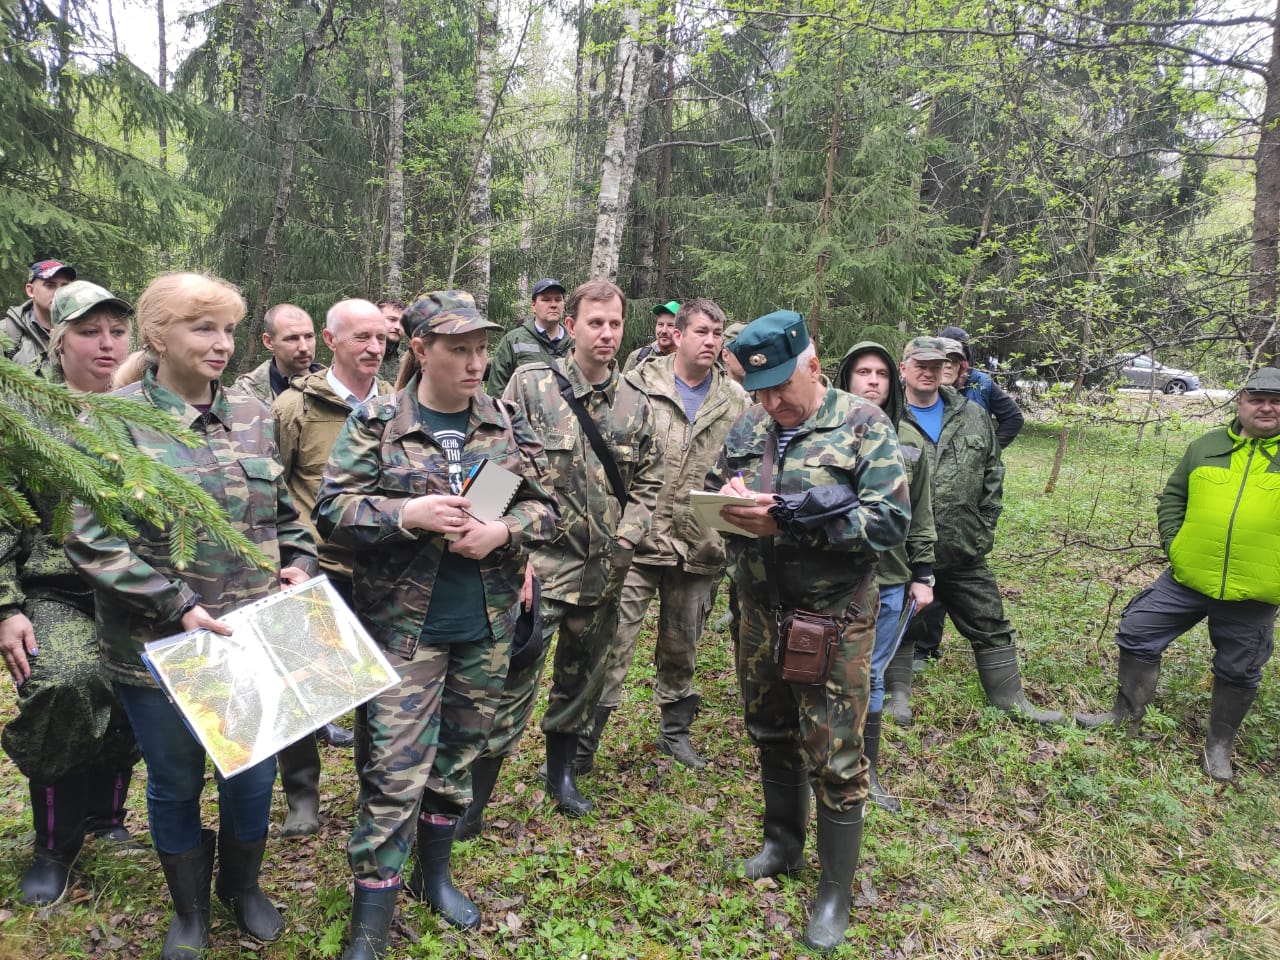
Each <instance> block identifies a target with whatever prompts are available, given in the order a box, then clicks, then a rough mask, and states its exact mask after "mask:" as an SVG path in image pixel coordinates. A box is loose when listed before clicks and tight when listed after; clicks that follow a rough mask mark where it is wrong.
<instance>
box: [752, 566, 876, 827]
mask: <svg viewBox="0 0 1280 960" xmlns="http://www.w3.org/2000/svg"><path fill="white" fill-rule="evenodd" d="M738 600H739V604H740V613H739V621H738V652H737V671H738V685H739V689H740V690H741V691H742V710H743V717H744V719H745V721H746V726H747V734H748V735H749V736H750V737H751V742H752V743H753V744H755V746H756V749H757V750H758V751H759V752H760V765H761V766H762V767H773V768H780V769H786V770H796V771H799V770H806V771H807V772H808V774H809V779H810V781H811V782H812V784H813V791H814V794H815V795H816V796H817V798H818V802H819V803H821V804H822V805H823V806H824V807H826V808H827V809H829V810H837V811H842V810H850V809H852V808H853V807H854V806H855V805H856V804H859V803H861V802H862V801H863V800H865V799H866V796H867V790H868V787H869V785H870V777H869V775H868V770H869V764H868V762H867V759H866V757H865V756H864V755H863V752H862V726H863V724H864V723H865V722H866V719H867V703H868V700H869V699H870V695H871V650H872V647H873V646H874V645H875V639H876V629H875V627H876V608H877V607H878V605H879V599H878V595H877V591H876V588H875V587H874V586H872V587H871V588H870V589H869V590H868V592H867V597H866V600H865V601H864V602H863V604H862V608H863V612H861V613H858V614H857V615H856V616H855V617H853V618H852V619H848V618H846V619H845V620H844V621H843V629H842V637H841V642H840V644H839V646H838V647H837V648H836V652H835V655H834V657H833V660H832V665H831V675H830V676H829V677H828V678H827V681H826V683H824V684H820V685H818V684H815V685H812V686H810V685H807V684H798V683H785V682H784V681H782V680H781V679H780V678H779V677H778V667H777V664H776V663H775V662H774V638H775V637H776V635H777V622H776V619H775V617H774V614H773V613H772V611H770V610H769V609H768V608H767V607H766V606H764V605H762V604H760V603H759V602H758V601H757V599H756V597H754V596H752V594H751V592H750V591H748V590H746V589H743V588H742V587H741V585H740V588H739V591H738ZM818 612H823V611H818ZM825 612H832V611H825Z"/></svg>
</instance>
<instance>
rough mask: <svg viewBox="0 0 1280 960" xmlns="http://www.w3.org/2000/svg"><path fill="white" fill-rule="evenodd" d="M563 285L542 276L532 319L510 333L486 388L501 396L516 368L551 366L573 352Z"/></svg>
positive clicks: (497, 353) (492, 365) (500, 346)
mask: <svg viewBox="0 0 1280 960" xmlns="http://www.w3.org/2000/svg"><path fill="white" fill-rule="evenodd" d="M564 292H565V291H564V284H562V283H561V282H560V281H559V280H552V279H551V278H550V277H543V278H542V279H541V280H539V281H538V282H537V283H535V284H534V285H533V316H532V317H530V318H529V319H528V320H526V321H524V323H522V324H520V326H518V327H516V328H515V329H514V330H508V331H507V333H506V335H505V336H503V338H502V340H501V342H500V343H499V344H498V349H496V350H494V351H493V357H492V358H491V359H490V360H489V373H488V375H487V376H486V379H485V384H484V385H485V389H486V390H487V391H489V395H490V396H493V397H500V396H502V393H503V391H504V390H506V389H507V383H508V382H509V381H510V380H511V375H512V374H513V373H515V372H516V368H517V367H523V366H524V365H525V364H526V363H550V362H551V361H553V360H559V359H560V358H561V357H567V356H568V355H569V354H570V353H572V352H573V336H572V335H571V334H570V333H568V332H567V331H566V330H565V328H564Z"/></svg>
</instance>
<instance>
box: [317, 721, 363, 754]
mask: <svg viewBox="0 0 1280 960" xmlns="http://www.w3.org/2000/svg"><path fill="white" fill-rule="evenodd" d="M316 739H318V740H323V741H324V742H325V743H327V744H328V745H329V746H331V747H338V748H339V749H342V750H350V749H351V748H352V747H354V746H355V745H356V735H355V734H354V733H352V732H351V731H350V730H348V729H347V728H346V727H340V726H338V725H337V724H336V723H326V724H325V725H324V726H323V727H321V728H320V729H319V730H317V731H316Z"/></svg>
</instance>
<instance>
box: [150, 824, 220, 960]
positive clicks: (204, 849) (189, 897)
mask: <svg viewBox="0 0 1280 960" xmlns="http://www.w3.org/2000/svg"><path fill="white" fill-rule="evenodd" d="M216 839H217V834H215V833H214V832H213V831H212V830H201V831H200V846H198V847H192V848H191V849H190V850H187V851H186V852H184V853H173V854H169V853H162V854H160V855H159V856H160V866H161V867H163V868H164V879H165V882H167V883H168V884H169V896H170V897H171V898H172V900H173V917H172V918H171V919H170V920H169V932H168V933H167V934H165V938H164V947H163V948H162V949H161V951H160V960H194V958H196V957H199V956H200V955H201V954H202V953H204V948H205V947H207V946H208V945H209V881H210V880H211V879H212V877H213V848H214V845H215V841H216Z"/></svg>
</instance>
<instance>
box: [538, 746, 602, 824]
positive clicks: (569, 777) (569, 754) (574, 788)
mask: <svg viewBox="0 0 1280 960" xmlns="http://www.w3.org/2000/svg"><path fill="white" fill-rule="evenodd" d="M577 750H578V737H577V734H573V733H548V734H547V789H548V790H550V791H551V795H552V796H553V797H555V798H556V807H557V808H558V809H559V810H560V812H561V813H563V814H564V815H565V816H566V817H585V816H586V815H587V814H588V813H590V812H591V811H592V810H594V809H595V808H594V807H593V806H592V804H591V801H590V800H588V799H587V798H586V797H584V796H583V795H582V794H581V793H579V792H578V785H577V784H576V783H574V782H573V757H574V754H575V753H576V752H577Z"/></svg>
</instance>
